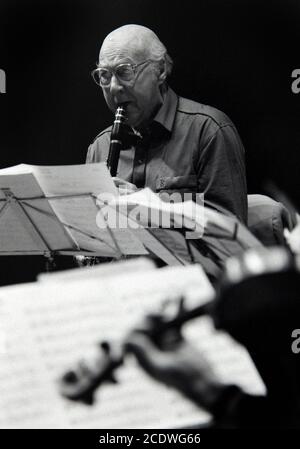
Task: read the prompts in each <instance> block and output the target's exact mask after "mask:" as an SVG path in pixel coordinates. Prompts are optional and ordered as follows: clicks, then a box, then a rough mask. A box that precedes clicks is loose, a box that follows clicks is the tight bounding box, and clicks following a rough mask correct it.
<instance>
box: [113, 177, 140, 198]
mask: <svg viewBox="0 0 300 449" xmlns="http://www.w3.org/2000/svg"><path fill="white" fill-rule="evenodd" d="M113 180H114V183H115V185H116V187H118V189H119V193H120V195H128V194H129V193H133V192H136V191H137V187H136V186H135V185H134V184H132V183H131V182H128V181H124V179H121V178H118V177H114V178H113Z"/></svg>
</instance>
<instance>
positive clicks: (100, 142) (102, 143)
mask: <svg viewBox="0 0 300 449" xmlns="http://www.w3.org/2000/svg"><path fill="white" fill-rule="evenodd" d="M109 143H110V133H109V132H103V133H102V134H100V135H99V137H97V139H95V141H94V142H93V143H92V144H91V145H90V146H89V147H88V151H87V155H86V161H85V162H86V164H93V163H95V162H106V160H107V156H108V152H109Z"/></svg>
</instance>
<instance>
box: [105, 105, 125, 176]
mask: <svg viewBox="0 0 300 449" xmlns="http://www.w3.org/2000/svg"><path fill="white" fill-rule="evenodd" d="M124 122H125V108H124V107H123V106H119V107H118V108H117V111H116V115H115V121H114V123H113V127H112V130H111V136H110V145H109V153H108V158H107V161H106V164H107V167H108V169H109V171H110V174H111V176H116V175H117V170H118V163H119V157H120V151H121V150H122V140H121V138H122V125H123V123H124Z"/></svg>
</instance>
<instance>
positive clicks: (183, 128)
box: [86, 88, 247, 222]
mask: <svg viewBox="0 0 300 449" xmlns="http://www.w3.org/2000/svg"><path fill="white" fill-rule="evenodd" d="M110 131H111V127H109V128H107V129H106V130H104V131H102V132H101V133H100V134H99V135H98V136H97V138H96V139H95V141H94V142H93V143H92V144H91V145H90V147H89V149H88V154H87V159H86V161H87V163H93V162H103V161H106V159H107V156H108V151H109V143H110ZM118 176H119V177H120V178H122V179H125V180H126V181H129V182H132V183H134V184H135V185H136V186H137V187H139V188H140V187H150V188H151V189H152V190H153V191H154V192H157V193H161V192H168V193H173V192H180V193H181V194H183V193H185V192H192V193H196V192H201V193H204V200H205V201H209V202H211V203H213V204H214V205H215V207H216V208H217V209H218V208H225V209H226V210H228V211H229V212H231V213H233V214H234V215H236V216H237V217H238V218H239V219H240V220H241V221H243V222H246V221H247V186H246V175H245V162H244V147H243V144H242V142H241V139H240V137H239V134H238V132H237V130H236V128H235V126H234V125H233V123H232V122H231V120H230V119H229V118H228V117H227V116H226V115H225V114H224V113H223V112H221V111H219V110H217V109H215V108H213V107H211V106H207V105H203V104H200V103H196V102H194V101H191V100H187V99H185V98H181V97H178V96H177V95H176V94H175V93H174V92H173V91H172V89H170V88H168V90H167V93H166V96H165V99H164V103H163V105H162V106H161V108H160V110H159V111H158V113H157V115H156V117H155V118H154V120H153V122H152V124H151V126H150V127H149V128H148V129H147V130H146V131H145V134H144V135H143V138H142V139H140V140H139V141H138V142H135V143H134V145H131V146H129V148H128V149H125V150H123V151H122V152H121V154H120V159H119V165H118ZM220 210H221V209H220Z"/></svg>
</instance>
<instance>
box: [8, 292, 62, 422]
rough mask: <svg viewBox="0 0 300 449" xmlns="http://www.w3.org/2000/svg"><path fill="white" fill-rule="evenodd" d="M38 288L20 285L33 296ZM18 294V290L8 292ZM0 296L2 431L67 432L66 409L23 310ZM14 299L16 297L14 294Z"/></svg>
mask: <svg viewBox="0 0 300 449" xmlns="http://www.w3.org/2000/svg"><path fill="white" fill-rule="evenodd" d="M33 288H35V287H32V284H27V285H22V286H21V285H20V286H19V287H18V291H19V292H20V291H21V290H22V291H23V293H25V292H26V293H25V295H24V297H25V298H26V296H28V297H29V296H30V294H31V293H30V292H31V291H32V289H33ZM9 290H12V291H14V290H16V288H15V287H12V288H5V291H9ZM7 295H8V294H7V293H6V294H4V292H2V289H1V293H0V337H1V340H2V344H1V348H0V428H36V429H38V428H45V427H47V428H53V427H61V428H65V427H66V425H67V422H66V421H65V417H64V413H63V408H62V406H61V403H60V401H59V398H58V397H57V394H56V389H55V386H54V385H53V383H52V382H51V381H50V379H49V378H48V372H47V368H46V366H45V365H43V364H41V360H40V355H39V352H38V346H37V344H36V342H35V341H34V339H32V335H31V332H30V331H29V329H28V327H27V323H26V322H25V321H24V316H23V310H21V309H20V308H19V307H14V308H12V307H11V306H10V304H9V302H8V301H7ZM13 296H15V294H13Z"/></svg>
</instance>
